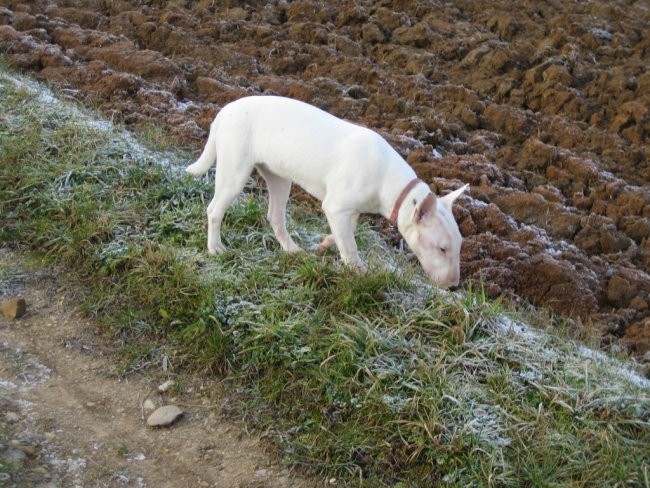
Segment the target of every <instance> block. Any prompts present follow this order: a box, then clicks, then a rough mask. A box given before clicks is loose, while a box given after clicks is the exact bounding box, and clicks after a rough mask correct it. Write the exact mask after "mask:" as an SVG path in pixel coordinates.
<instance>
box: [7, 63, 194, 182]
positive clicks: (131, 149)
mask: <svg viewBox="0 0 650 488" xmlns="http://www.w3.org/2000/svg"><path fill="white" fill-rule="evenodd" d="M0 82H9V83H11V84H13V85H14V86H16V87H17V88H19V89H22V90H25V91H26V92H28V93H30V94H31V95H33V96H35V97H36V99H37V101H38V102H39V103H40V104H41V105H44V106H47V107H50V108H54V109H56V110H57V113H58V114H60V116H61V117H66V116H67V117H70V118H71V119H72V120H74V121H76V123H77V125H78V127H86V128H88V129H91V130H96V131H98V132H105V133H107V134H114V135H115V136H116V137H115V139H114V142H115V143H116V144H117V145H119V146H122V145H125V146H126V149H127V151H126V152H127V153H128V154H129V157H130V158H132V159H135V160H139V159H144V160H148V161H155V162H157V163H158V164H161V165H164V166H167V167H168V168H169V169H170V170H171V171H172V173H174V174H178V173H180V172H181V171H184V168H183V167H181V166H179V165H178V164H177V163H176V161H177V156H176V155H174V154H173V153H171V152H162V151H155V152H154V151H151V150H149V149H147V148H146V147H144V146H143V145H142V144H140V143H139V142H138V141H137V140H136V138H135V137H133V135H132V134H131V133H130V132H129V131H127V130H120V129H118V128H117V127H116V126H115V124H114V123H113V122H112V121H111V120H106V119H99V118H96V117H90V116H89V115H88V114H85V113H83V112H82V111H81V110H80V109H79V108H78V107H77V106H75V105H74V104H72V103H68V102H65V101H62V100H60V99H59V98H57V97H56V95H55V94H54V93H53V92H52V91H51V90H50V89H49V88H47V87H45V86H42V85H40V84H39V83H37V82H35V81H33V80H30V79H28V78H22V77H19V76H14V75H11V74H9V73H5V72H0Z"/></svg>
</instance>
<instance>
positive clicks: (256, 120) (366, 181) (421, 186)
mask: <svg viewBox="0 0 650 488" xmlns="http://www.w3.org/2000/svg"><path fill="white" fill-rule="evenodd" d="M215 162H216V163H217V168H216V174H215V193H214V197H213V198H212V201H211V202H210V204H209V206H208V209H207V215H208V252H209V253H211V254H216V253H220V252H223V251H224V250H225V248H224V246H223V243H222V242H221V236H220V228H221V221H222V219H223V217H224V214H225V212H226V209H227V208H228V206H229V205H230V204H231V203H232V201H233V200H234V199H235V197H237V195H239V194H240V192H241V191H242V189H243V188H244V185H245V184H246V181H247V180H248V177H249V176H250V174H251V173H252V171H253V169H257V171H258V172H259V174H260V175H262V177H263V178H264V180H265V181H266V184H267V187H268V192H269V205H268V214H267V218H268V220H269V222H270V224H271V227H272V228H273V231H274V233H275V236H276V238H277V239H278V242H279V243H280V246H281V247H282V249H283V250H284V251H287V252H296V251H298V250H299V247H298V246H297V245H296V243H295V242H294V241H293V239H292V238H291V236H290V235H289V233H288V232H287V227H286V216H285V213H286V207H287V201H288V199H289V191H290V189H291V184H292V183H293V182H295V183H297V184H298V185H300V186H301V187H302V188H303V189H304V190H306V191H307V192H308V193H310V194H311V195H313V196H314V197H316V198H318V199H319V200H320V201H321V202H322V209H323V211H324V213H325V216H326V218H327V222H328V223H329V226H330V230H331V232H332V233H331V235H328V236H326V237H325V238H323V240H322V242H321V244H320V246H319V249H320V250H324V249H327V248H328V247H330V246H332V245H333V244H336V246H337V247H338V250H339V253H340V255H341V259H342V260H343V262H344V263H345V264H347V265H349V266H352V267H354V268H357V269H358V270H360V271H361V272H364V271H365V270H366V266H365V265H364V263H363V261H362V260H361V258H360V257H359V252H358V250H357V244H356V241H355V238H354V232H355V228H356V225H357V220H358V218H359V214H360V213H377V214H380V215H383V216H384V217H386V218H388V219H390V221H391V222H392V223H393V224H396V225H397V229H398V230H399V232H400V234H401V235H402V237H403V238H404V239H405V240H406V242H407V243H408V245H409V246H410V248H411V249H412V250H413V252H414V253H415V255H416V256H417V258H418V260H419V261H420V263H421V265H422V267H423V268H424V270H425V271H426V273H427V274H428V275H429V277H430V278H431V280H432V281H433V282H434V283H435V284H436V285H438V286H439V287H450V286H451V287H453V286H457V285H458V281H459V277H460V264H459V255H460V246H461V241H462V237H461V235H460V232H459V231H458V225H457V224H456V221H455V220H454V216H453V214H452V212H451V207H452V204H453V202H454V201H455V200H456V199H457V198H458V197H459V195H460V194H461V193H463V192H464V191H465V189H466V188H467V186H468V185H465V186H463V187H462V188H459V189H458V190H455V191H453V192H452V193H449V194H448V195H446V196H444V197H441V198H436V197H435V196H434V195H433V194H432V193H431V190H430V188H429V186H428V185H427V184H426V183H424V182H423V181H421V180H419V179H418V178H417V177H416V175H415V172H414V171H413V169H412V168H411V167H410V166H409V165H408V164H407V163H406V161H404V159H403V158H402V157H401V156H400V155H399V154H398V153H397V152H396V151H395V150H394V149H393V148H392V147H391V146H390V145H389V144H388V142H386V140H385V139H384V138H382V137H381V136H380V135H379V134H377V133H376V132H374V131H372V130H370V129H367V128H365V127H361V126H358V125H355V124H352V123H350V122H347V121H344V120H341V119H339V118H337V117H335V116H333V115H331V114H329V113H327V112H324V111H323V110H320V109H319V108H316V107H314V106H311V105H309V104H307V103H304V102H300V101H297V100H292V99H289V98H283V97H277V96H250V97H245V98H241V99H239V100H236V101H234V102H232V103H230V104H228V105H226V106H225V107H224V108H223V109H222V110H221V111H220V112H219V114H218V115H217V116H216V117H215V119H214V121H213V122H212V124H211V126H210V133H209V136H208V140H207V143H206V145H205V148H204V150H203V153H202V154H201V156H200V157H199V159H198V160H197V161H196V162H195V163H194V164H192V165H190V166H188V167H187V171H188V172H189V173H190V174H192V175H196V176H199V175H202V174H205V173H206V172H207V171H208V170H209V169H210V168H211V167H212V166H213V165H214V164H215Z"/></svg>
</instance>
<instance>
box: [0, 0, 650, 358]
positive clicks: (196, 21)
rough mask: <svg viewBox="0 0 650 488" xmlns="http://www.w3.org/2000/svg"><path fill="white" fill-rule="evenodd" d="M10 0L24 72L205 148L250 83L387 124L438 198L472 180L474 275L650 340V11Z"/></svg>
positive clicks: (0, 31)
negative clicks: (224, 111) (221, 115)
mask: <svg viewBox="0 0 650 488" xmlns="http://www.w3.org/2000/svg"><path fill="white" fill-rule="evenodd" d="M0 5H2V6H3V7H0V50H1V51H3V52H4V53H5V57H6V59H7V60H8V62H9V63H10V64H11V65H13V66H15V67H18V68H20V69H22V70H25V71H28V72H32V73H33V74H35V75H36V76H37V77H38V78H40V79H44V80H48V81H50V82H52V83H55V84H56V85H58V86H60V87H61V88H65V89H67V90H69V92H68V93H70V94H71V95H73V96H75V97H77V98H79V99H81V100H83V101H85V102H87V103H89V104H91V105H93V106H95V107H98V108H100V109H101V110H103V111H104V112H106V113H108V114H109V115H111V116H113V117H115V118H116V119H119V120H122V121H124V122H126V123H127V124H133V125H137V124H140V123H143V122H154V123H155V124H157V125H163V126H165V127H166V128H168V129H169V130H170V131H171V132H173V133H174V134H176V135H177V136H178V137H179V139H180V141H181V142H182V143H183V144H186V145H189V146H191V147H196V148H197V149H198V148H200V147H201V146H202V144H203V141H204V138H205V135H206V130H207V128H208V126H209V123H210V121H211V120H212V118H213V117H214V116H215V114H216V113H217V112H218V110H219V109H220V107H222V106H223V105H224V104H225V103H227V102H229V101H231V100H234V99H236V98H238V97H241V96H244V95H248V94H253V93H275V94H280V95H286V96H290V97H294V98H298V99H301V100H305V101H308V102H310V103H313V104H315V105H318V106H320V107H322V108H324V109H326V110H328V111H330V112H332V113H334V114H335V115H337V116H340V117H344V118H347V119H350V120H353V121H356V122H359V123H362V124H365V125H367V126H370V127H372V128H374V129H376V130H378V131H379V132H381V133H382V134H383V135H385V136H386V137H387V138H388V140H389V141H390V142H391V143H393V144H394V146H395V147H396V148H397V149H398V150H399V151H400V152H401V153H402V154H403V155H404V156H405V157H406V158H407V160H408V161H409V163H410V164H411V165H412V166H413V167H414V168H415V169H416V171H417V172H418V174H419V176H420V177H421V178H423V179H425V180H427V181H428V182H430V183H431V185H432V188H434V189H435V190H436V191H438V192H444V191H447V190H449V189H452V188H456V187H458V186H459V185H460V184H461V183H463V182H468V183H470V184H471V185H472V188H471V196H469V197H464V198H462V199H461V200H460V205H459V206H458V207H457V210H456V215H457V219H458V221H459V223H460V227H461V231H462V233H463V235H464V236H465V238H466V240H465V243H464V245H463V251H462V263H463V264H462V274H463V277H464V279H466V280H467V279H471V280H480V279H482V280H483V281H484V283H485V285H486V287H487V290H488V291H489V293H490V294H491V295H494V296H496V295H499V294H506V295H508V296H510V297H514V298H515V299H516V300H524V301H527V302H530V303H533V304H535V305H540V306H545V307H548V308H550V309H552V310H553V311H555V312H557V313H558V314H560V315H562V316H568V317H573V318H578V319H580V321H581V322H582V323H585V324H588V325H589V326H592V327H597V328H599V329H602V331H603V334H604V337H605V338H606V340H608V341H611V340H613V339H618V338H621V337H624V340H622V341H620V344H625V345H626V347H629V348H630V350H631V352H632V353H633V354H634V355H639V356H641V355H643V354H644V353H646V352H647V351H648V348H649V347H650V343H649V341H648V334H647V332H644V331H647V328H648V327H647V325H648V317H649V316H650V299H649V298H648V297H649V296H650V275H649V273H650V188H649V186H648V182H649V181H650V162H649V161H650V157H649V156H650V146H649V145H648V134H649V133H650V109H649V107H650V104H649V101H650V71H648V65H649V62H648V61H649V56H648V55H649V51H650V29H649V28H648V26H649V25H650V10H648V9H647V5H646V4H645V3H644V2H629V1H624V0H614V1H610V0H593V1H590V2H561V1H548V2H532V1H519V2H516V5H514V6H513V3H512V2H507V1H504V0H495V1H490V2H486V1H472V2H469V1H458V2H439V1H425V2H423V1H421V0H400V1H396V2H385V1H384V2H370V1H365V0H361V1H356V2H350V1H333V2H316V1H313V0H304V1H295V2H283V1H270V2H267V1H264V2H260V1H251V2H244V1H237V0H230V1H224V2H215V1H213V0H197V1H191V0H172V1H169V2H158V1H153V0H145V1H138V2H133V1H126V0H112V1H97V0H60V1H50V0H35V1H30V2H27V1H24V0H22V1H21V0H0ZM627 331H629V334H630V335H629V337H625V335H626V332H627Z"/></svg>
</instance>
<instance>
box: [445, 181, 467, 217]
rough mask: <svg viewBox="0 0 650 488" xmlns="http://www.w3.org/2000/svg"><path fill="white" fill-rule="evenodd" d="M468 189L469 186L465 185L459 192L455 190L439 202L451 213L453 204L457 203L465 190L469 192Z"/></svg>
mask: <svg viewBox="0 0 650 488" xmlns="http://www.w3.org/2000/svg"><path fill="white" fill-rule="evenodd" d="M468 187H469V185H463V186H462V187H460V188H459V189H458V190H454V191H452V192H451V193H449V194H448V195H445V196H444V197H440V198H439V199H438V201H439V202H440V203H441V204H442V205H444V206H445V207H446V208H447V209H448V210H449V211H450V212H451V206H452V205H453V203H454V202H455V201H456V199H457V198H458V197H459V196H461V195H462V194H463V192H464V191H465V190H467V188H468Z"/></svg>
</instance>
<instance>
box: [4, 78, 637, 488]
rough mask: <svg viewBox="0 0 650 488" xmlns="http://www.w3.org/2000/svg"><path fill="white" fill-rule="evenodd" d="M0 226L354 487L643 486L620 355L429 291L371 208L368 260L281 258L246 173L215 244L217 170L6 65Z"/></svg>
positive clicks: (103, 319)
mask: <svg viewBox="0 0 650 488" xmlns="http://www.w3.org/2000/svg"><path fill="white" fill-rule="evenodd" d="M0 106H1V108H2V112H1V113H2V115H0V147H1V148H2V149H1V152H0V226H1V228H0V242H2V243H3V245H8V246H16V247H20V248H25V249H28V250H30V251H31V252H32V253H33V254H34V255H35V256H39V257H43V258H46V259H47V260H48V261H50V262H52V263H55V264H56V265H57V266H59V267H60V268H61V269H64V270H66V273H67V274H68V275H70V276H72V277H73V278H74V279H75V280H76V282H77V284H78V285H79V289H80V290H82V291H84V293H85V296H84V300H83V308H84V309H85V310H86V311H87V312H88V313H91V314H95V315H96V316H97V318H98V319H99V321H100V323H101V324H103V325H104V326H105V328H106V332H107V333H109V334H112V335H113V337H114V338H115V339H116V341H118V343H119V344H121V355H120V356H119V358H120V363H119V364H117V365H116V370H117V371H118V372H120V373H121V374H128V372H129V371H130V370H132V369H133V368H137V367H140V365H142V364H144V363H146V362H154V363H156V362H162V361H163V358H165V361H166V364H170V365H172V366H173V367H174V368H175V370H176V371H177V372H180V371H182V370H185V369H187V368H192V369H203V370H204V371H205V374H219V375H222V377H223V378H224V379H225V380H226V382H227V383H228V384H230V385H231V390H230V391H231V392H232V395H231V397H232V400H231V401H230V403H229V404H228V405H227V406H226V411H227V412H228V413H230V414H232V415H237V416H240V417H242V418H244V419H245V420H246V421H247V422H248V423H249V425H251V426H254V427H257V428H259V429H260V430H261V431H264V432H267V433H268V435H269V436H270V437H271V438H272V439H273V441H274V443H275V445H276V446H277V447H278V449H279V452H280V453H281V455H282V456H283V457H284V458H285V460H286V461H287V462H289V463H292V464H296V465H304V466H307V467H308V468H311V469H316V470H318V471H320V472H322V473H324V474H325V475H326V476H327V478H329V479H331V478H336V480H337V485H343V484H350V485H352V486H355V485H356V486H373V487H374V486H398V487H407V486H558V487H559V486H562V487H565V486H595V485H601V486H608V487H609V486H648V479H649V477H650V473H649V469H650V468H649V466H648V453H649V449H648V446H650V428H649V425H648V420H649V417H648V414H649V411H650V408H649V407H650V401H649V400H650V385H649V383H648V381H647V380H645V379H644V378H642V377H640V376H638V375H637V374H636V373H635V372H634V371H632V370H631V369H629V368H630V366H629V365H627V364H625V363H624V362H623V361H622V360H618V359H613V358H610V357H608V356H606V355H605V354H602V353H599V352H595V351H592V350H590V349H587V348H586V347H584V346H581V345H579V344H576V343H573V342H571V341H569V340H567V339H566V338H558V337H556V336H554V335H551V334H548V333H547V332H544V331H542V330H539V329H536V328H533V327H532V326H530V325H527V324H526V323H525V322H524V319H523V318H522V317H523V316H525V315H517V314H513V313H510V314H505V312H504V309H503V307H502V306H501V305H500V304H499V303H495V302H491V301H490V300H488V299H487V298H486V297H485V296H484V294H483V293H482V291H481V289H480V288H478V289H476V288H471V287H469V286H468V287H467V288H466V289H465V290H463V291H461V292H458V293H447V292H440V291H437V290H436V289H435V288H433V287H431V286H430V285H429V284H428V283H427V282H426V280H425V279H424V277H423V275H422V273H421V271H420V270H419V269H418V267H417V265H416V263H413V262H412V261H410V260H408V259H407V258H406V257H405V256H404V255H403V254H401V253H397V252H395V251H394V250H392V249H390V248H387V247H386V246H385V245H384V243H383V241H382V239H381V237H380V236H378V235H377V234H376V233H375V232H374V231H373V230H372V229H371V228H370V226H369V225H368V224H364V225H362V226H361V230H360V237H359V243H360V247H361V249H362V250H363V252H364V253H365V257H366V259H367V260H368V261H369V264H370V272H369V273H368V274H367V275H364V276H359V275H357V274H355V273H353V272H351V271H349V270H347V269H346V268H344V267H342V266H341V265H340V264H339V260H338V258H337V256H336V254H335V253H329V254H326V255H324V256H319V255H317V254H315V253H314V252H313V251H311V250H310V249H312V248H313V247H314V246H315V244H316V243H317V242H318V238H319V236H321V235H322V234H324V233H325V232H326V226H325V223H324V220H323V219H322V217H321V216H320V215H319V214H318V213H317V212H314V209H315V208H316V207H315V206H311V205H310V204H308V203H303V204H298V203H295V204H293V205H292V208H291V219H290V231H291V232H292V233H293V236H294V239H295V240H296V242H298V243H299V244H300V245H301V246H302V247H303V248H305V249H307V250H308V251H307V252H305V253H299V254H296V255H286V254H283V253H282V252H281V251H280V250H279V246H278V244H277V243H276V242H275V240H274V239H273V238H272V234H271V231H270V228H269V226H268V225H267V223H266V222H265V219H264V214H265V203H264V198H265V195H264V192H262V191H260V190H259V189H258V188H257V186H256V185H254V184H253V183H251V185H249V187H248V188H247V190H246V192H245V193H244V194H243V195H242V196H241V197H240V198H239V199H238V201H237V202H236V203H235V204H234V205H233V207H232V208H231V210H230V211H229V213H228V215H227V218H226V221H225V223H224V234H225V236H224V241H225V243H226V245H227V246H228V247H229V248H230V249H231V250H232V251H231V252H228V253H226V254H224V255H222V256H219V257H210V256H208V255H207V254H206V253H205V251H204V247H205V242H204V241H205V223H204V221H205V216H204V215H205V214H204V211H205V207H206V205H207V202H208V200H209V199H210V198H211V191H212V185H211V182H210V181H209V179H203V180H197V179H192V178H190V177H186V176H185V175H184V174H183V173H182V172H181V171H179V167H178V166H175V165H174V164H173V160H174V159H177V160H178V161H179V162H183V163H184V164H186V163H187V162H189V160H190V159H191V158H190V156H189V155H188V154H183V153H180V152H179V153H178V154H176V155H174V154H173V153H169V152H167V153H164V154H159V153H157V152H156V151H153V150H149V149H145V148H144V147H143V146H142V145H141V144H140V143H139V142H138V140H137V138H135V137H134V136H131V135H128V136H125V133H124V132H123V131H120V130H117V129H114V128H113V127H112V126H110V125H109V124H107V123H105V122H97V121H96V119H93V118H91V117H90V116H89V115H88V114H87V113H85V112H84V111H83V110H81V109H79V108H77V107H74V106H71V105H69V104H66V103H61V102H59V101H58V100H57V99H56V98H55V97H54V96H53V95H52V94H49V93H48V92H44V91H42V89H41V88H40V87H38V86H37V85H35V84H33V83H31V82H27V81H25V80H23V79H21V78H18V77H17V76H15V75H7V74H6V73H5V74H2V75H0Z"/></svg>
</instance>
